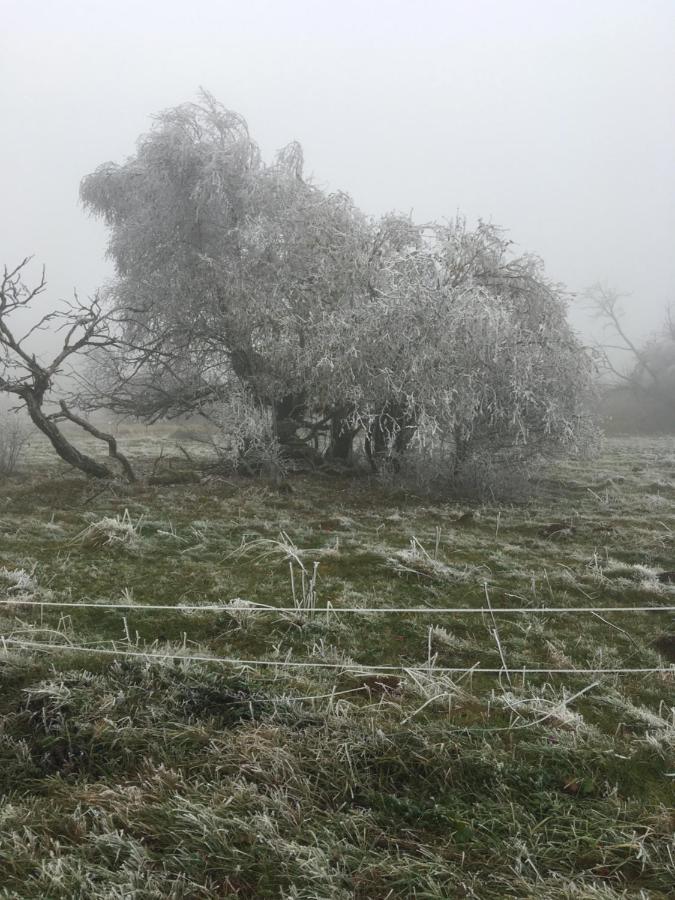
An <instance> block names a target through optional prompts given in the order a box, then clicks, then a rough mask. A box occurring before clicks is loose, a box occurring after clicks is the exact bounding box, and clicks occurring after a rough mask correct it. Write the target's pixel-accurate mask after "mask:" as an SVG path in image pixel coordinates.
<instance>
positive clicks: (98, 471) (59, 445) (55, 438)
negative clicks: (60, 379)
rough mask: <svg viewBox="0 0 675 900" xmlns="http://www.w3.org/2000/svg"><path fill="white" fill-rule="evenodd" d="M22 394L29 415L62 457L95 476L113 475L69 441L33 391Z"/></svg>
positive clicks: (107, 476)
mask: <svg viewBox="0 0 675 900" xmlns="http://www.w3.org/2000/svg"><path fill="white" fill-rule="evenodd" d="M22 396H23V399H24V401H25V403H26V409H27V410H28V415H29V416H30V417H31V419H32V421H33V423H34V424H35V425H36V426H37V427H38V428H39V429H40V431H41V432H42V433H43V434H44V435H46V436H47V437H48V438H49V441H50V443H51V445H52V447H53V448H54V450H56V452H57V453H58V455H59V456H60V457H61V459H63V460H65V461H66V462H67V463H68V464H69V465H71V466H74V468H76V469H79V470H80V471H81V472H84V473H86V474H87V475H91V476H93V477H94V478H110V477H111V476H112V473H111V471H110V469H109V468H108V467H107V466H104V465H103V464H102V463H99V462H97V461H96V460H95V459H92V458H91V457H90V456H87V455H86V454H84V453H80V451H79V450H78V449H77V448H76V447H73V445H72V444H71V443H70V441H68V439H67V438H66V437H65V435H64V434H63V433H62V432H61V431H60V430H59V428H58V426H57V425H56V423H55V422H54V421H53V420H52V419H50V418H49V417H48V416H46V415H45V414H44V412H43V411H42V407H41V406H40V403H39V402H38V400H37V399H36V398H35V397H34V396H33V394H32V393H30V392H25V393H23V394H22Z"/></svg>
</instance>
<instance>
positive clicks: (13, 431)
mask: <svg viewBox="0 0 675 900" xmlns="http://www.w3.org/2000/svg"><path fill="white" fill-rule="evenodd" d="M29 440H30V430H29V429H28V426H27V425H25V424H24V423H23V422H22V421H21V420H20V419H19V417H18V416H17V415H14V414H12V413H8V414H7V415H5V416H3V417H2V419H1V420H0V478H7V477H8V476H9V475H11V474H12V473H13V472H14V471H15V469H16V467H17V464H18V462H19V460H20V458H21V453H22V451H23V449H24V447H25V446H26V444H27V443H28V441H29Z"/></svg>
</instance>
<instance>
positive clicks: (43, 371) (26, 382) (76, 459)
mask: <svg viewBox="0 0 675 900" xmlns="http://www.w3.org/2000/svg"><path fill="white" fill-rule="evenodd" d="M28 263H29V259H28V258H26V259H24V260H23V261H22V262H21V263H19V265H18V266H16V267H15V268H14V269H7V268H6V267H5V269H4V272H3V275H2V279H1V281H0V391H1V392H4V393H7V394H10V395H14V396H15V397H17V398H18V399H19V400H20V402H21V404H23V406H24V407H25V409H26V411H27V413H28V415H29V416H30V419H31V421H32V422H33V424H34V425H35V426H36V427H37V428H38V429H39V430H40V431H41V432H42V433H43V434H44V435H45V436H46V437H47V438H48V439H49V441H50V443H51V445H52V447H53V448H54V450H55V451H56V453H57V454H58V455H59V456H60V457H61V459H63V460H65V462H67V463H69V464H70V465H71V466H74V467H75V468H76V469H80V470H81V471H82V472H85V473H86V474H87V475H91V476H93V477H95V478H109V477H111V476H112V474H113V473H112V472H111V470H110V469H109V468H108V466H106V465H104V464H102V463H100V462H98V461H97V460H95V459H93V458H92V457H90V456H87V454H85V453H82V452H81V451H80V450H78V449H77V447H75V446H74V445H73V444H72V443H71V442H70V441H69V440H68V438H67V437H66V436H65V435H64V433H63V431H62V430H61V429H60V428H59V426H58V424H57V423H58V422H59V420H64V419H65V420H69V421H71V422H73V423H74V424H76V425H78V426H79V427H81V428H83V429H85V430H86V431H87V432H89V433H90V434H92V435H93V436H94V437H97V438H99V439H100V440H104V441H106V443H107V444H108V452H109V455H110V456H111V457H112V458H115V459H116V460H117V461H118V462H119V463H120V464H121V466H122V468H123V469H124V472H125V475H126V477H127V478H128V479H130V480H133V478H134V475H133V471H132V469H131V466H130V465H129V463H128V461H127V460H126V458H125V457H124V456H123V455H122V454H120V453H119V451H118V450H117V445H116V442H115V439H114V438H113V437H112V435H108V434H104V433H103V432H100V431H99V430H98V429H97V428H95V427H94V426H93V425H91V424H90V423H89V422H87V421H86V420H84V419H82V418H80V417H79V416H77V415H76V414H75V413H73V412H72V411H71V410H70V408H69V407H68V405H67V403H66V401H65V400H63V399H62V400H60V401H59V404H58V405H59V409H58V411H56V412H51V413H50V412H48V411H46V409H45V407H46V405H47V404H48V403H49V400H50V393H51V391H52V389H53V387H54V379H55V378H56V377H57V376H58V375H62V374H64V372H65V371H66V366H67V365H68V364H69V363H70V362H72V361H73V359H74V358H75V357H77V356H80V357H82V356H87V355H88V354H90V353H92V352H94V351H96V350H98V351H100V350H102V349H104V348H110V347H112V346H114V344H115V343H116V339H115V337H114V336H113V334H112V332H111V328H110V321H109V318H108V315H107V314H106V313H105V312H104V311H103V309H102V307H101V304H100V302H99V299H98V298H97V297H94V298H93V299H91V300H90V301H89V302H87V303H83V302H81V301H80V300H79V298H78V297H77V296H76V297H75V299H74V301H73V302H72V303H70V304H67V305H66V306H65V307H64V308H62V309H60V310H56V311H53V312H49V313H46V314H45V315H43V316H42V317H41V318H40V319H39V320H38V322H37V323H36V324H35V325H33V326H32V327H31V328H29V329H28V330H27V331H26V332H25V333H23V334H21V335H19V334H18V332H17V330H16V328H15V327H14V326H13V323H12V317H13V316H16V314H17V313H20V312H22V311H28V312H32V311H33V307H34V305H35V303H36V301H37V300H38V298H39V297H40V295H41V294H43V293H44V291H45V289H46V281H45V275H44V270H43V272H42V275H41V277H40V280H39V281H38V283H37V284H35V285H34V286H32V287H29V286H28V285H27V284H26V283H25V281H24V279H23V273H24V270H25V268H26V266H27V265H28ZM46 328H49V329H51V330H52V331H56V332H61V333H62V334H63V341H62V344H61V349H60V350H59V351H58V353H56V354H55V355H54V356H53V357H52V358H51V359H50V360H49V361H47V362H42V361H40V360H39V359H38V358H37V356H36V354H35V353H33V352H31V350H30V349H29V343H30V338H31V337H32V336H33V335H34V334H35V333H36V332H39V331H43V330H45V329H46Z"/></svg>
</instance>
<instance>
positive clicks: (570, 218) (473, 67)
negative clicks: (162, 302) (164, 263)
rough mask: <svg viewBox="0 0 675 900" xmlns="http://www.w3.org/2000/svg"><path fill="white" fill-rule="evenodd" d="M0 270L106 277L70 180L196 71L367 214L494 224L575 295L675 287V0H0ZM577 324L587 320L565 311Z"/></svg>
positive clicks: (636, 298) (60, 285) (654, 295)
mask: <svg viewBox="0 0 675 900" xmlns="http://www.w3.org/2000/svg"><path fill="white" fill-rule="evenodd" d="M0 11H1V12H2V17H1V19H0V21H1V23H2V30H1V32H0V123H1V127H2V134H1V136H0V187H1V193H0V197H1V201H2V213H1V215H0V248H1V252H0V264H2V263H3V262H6V263H7V264H12V263H14V262H15V261H17V260H18V259H19V258H20V257H22V256H25V255H29V254H35V257H36V259H37V260H39V261H40V262H44V263H45V264H46V266H47V275H48V280H49V282H50V288H51V291H50V296H51V297H57V296H67V295H69V294H70V293H71V291H72V289H73V287H77V288H78V290H79V291H80V293H81V294H84V295H86V294H88V293H90V292H92V291H93V290H94V289H95V288H96V286H97V285H99V284H100V283H101V282H102V281H104V280H105V279H106V278H107V277H109V276H110V274H111V267H110V264H109V263H108V262H107V261H106V260H105V259H104V251H105V232H104V229H103V227H102V226H101V225H100V224H98V223H97V222H95V221H94V220H92V219H90V218H88V217H87V216H86V215H85V214H84V212H83V210H82V209H81V208H80V206H79V203H78V184H79V181H80V179H81V177H82V176H83V175H85V174H87V173H88V172H91V171H92V170H93V169H95V168H96V166H98V165H99V164H100V163H102V162H104V161H107V160H110V159H112V160H115V161H122V160H123V159H124V158H125V157H126V156H127V155H129V154H131V153H132V152H133V150H134V143H135V140H136V138H137V137H138V135H139V134H140V133H142V132H143V131H146V130H147V129H148V127H149V125H150V117H151V115H152V114H153V113H156V112H158V111H159V110H161V109H163V108H166V107H168V106H175V105H177V104H179V103H181V102H183V101H186V100H191V99H194V98H195V95H196V92H197V89H198V87H199V86H200V85H203V86H204V87H206V88H207V89H208V90H210V91H211V92H212V93H213V94H214V95H215V96H216V97H217V98H218V99H219V100H220V101H221V102H223V103H225V104H226V105H227V106H229V107H231V108H233V109H235V110H237V111H238V112H240V113H242V114H243V115H244V116H245V117H246V118H247V120H248V122H249V126H250V128H251V132H252V134H253V136H254V137H255V138H256V139H257V140H258V142H259V143H260V145H261V147H262V150H263V153H264V155H265V156H266V157H267V158H269V156H270V155H271V154H272V153H273V151H274V150H275V149H277V148H279V147H281V146H283V145H284V144H286V143H287V142H288V141H289V140H291V139H294V138H295V139H298V140H299V141H300V142H301V143H302V144H303V147H304V149H305V158H306V163H307V169H308V171H309V172H311V173H313V174H314V176H315V178H316V180H317V181H318V182H319V183H320V184H321V185H323V186H325V187H328V188H340V189H344V190H347V191H348V192H349V193H351V194H352V196H353V197H354V199H355V200H356V202H357V203H358V204H359V205H360V206H361V207H362V209H364V210H365V211H366V212H368V213H372V214H379V213H382V212H386V211H388V210H391V209H398V210H403V211H409V210H412V211H413V213H414V215H415V217H416V218H417V219H418V220H420V221H424V220H428V219H432V218H437V219H438V218H443V217H452V216H454V214H455V213H456V212H457V211H460V212H462V213H465V214H466V215H467V216H468V217H469V219H470V220H471V221H475V219H476V218H477V217H479V216H480V217H482V218H484V219H487V220H491V221H493V222H495V223H497V224H499V225H502V226H504V227H505V228H507V229H508V232H509V236H510V237H511V238H512V239H513V240H514V241H515V242H516V243H517V245H518V247H519V248H520V249H522V250H530V251H533V252H536V253H539V254H540V255H541V256H542V257H543V258H544V260H545V261H546V264H547V268H548V271H549V273H550V274H551V275H552V276H553V277H554V278H556V279H559V280H561V281H564V282H565V283H567V284H568V285H569V287H570V288H571V289H572V290H575V291H580V290H583V289H584V288H585V287H586V286H588V285H589V284H590V283H592V282H594V281H597V280H606V281H608V282H610V283H611V284H612V285H614V286H616V287H617V288H619V289H621V290H622V291H626V292H627V293H629V294H631V296H630V297H629V298H628V299H627V300H626V302H625V306H626V313H627V321H628V323H629V325H630V327H631V328H632V330H633V331H634V332H635V333H636V334H640V335H641V334H645V333H646V332H648V331H649V330H650V329H653V328H655V327H656V326H658V324H659V323H660V321H661V319H662V315H663V309H664V307H665V305H666V303H668V302H672V301H675V0H633V2H627V0H581V2H577V0H564V2H560V0H426V2H425V0H416V2H412V0H407V2H403V0H360V2H354V0H333V2H331V3H326V2H322V0H313V2H309V0H276V2H274V0H248V2H246V0H238V2H236V3H235V2H231V0H220V2H218V0H191V2H176V0H163V2H159V0H148V2H143V0H136V2H129V0H107V2H105V3H104V2H99V0H88V2H84V0H81V2H77V0H51V2H49V0H0ZM573 320H574V322H575V324H577V325H578V326H579V327H586V324H587V323H586V319H585V317H584V316H583V314H582V313H581V312H579V311H576V310H575V311H573Z"/></svg>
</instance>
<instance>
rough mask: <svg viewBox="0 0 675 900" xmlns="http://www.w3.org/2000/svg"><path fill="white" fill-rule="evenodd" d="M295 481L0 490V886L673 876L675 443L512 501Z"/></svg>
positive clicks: (456, 887) (546, 886) (405, 890)
mask: <svg viewBox="0 0 675 900" xmlns="http://www.w3.org/2000/svg"><path fill="white" fill-rule="evenodd" d="M162 444H164V445H165V447H166V449H165V456H164V459H163V461H162V471H166V470H167V468H170V467H171V463H170V461H169V462H167V458H169V457H171V456H172V455H173V456H174V457H176V462H175V463H174V467H177V468H180V467H181V466H184V465H186V463H185V461H184V460H183V463H181V462H180V461H179V459H178V457H179V454H178V453H177V451H176V449H175V446H174V447H173V449H172V444H171V440H170V438H169V437H168V431H163V430H161V429H159V430H156V431H155V432H152V433H149V434H148V435H145V434H142V433H138V434H137V433H134V432H132V433H130V435H129V436H128V437H127V438H126V439H122V445H123V449H125V450H126V451H128V453H129V455H130V456H131V457H132V458H133V459H135V460H136V461H137V463H138V465H139V466H140V467H141V468H145V471H146V472H147V471H149V468H150V465H151V461H152V459H153V458H155V457H156V456H157V453H158V452H159V448H160V446H161V445H162ZM186 446H187V447H188V449H189V450H190V452H191V453H196V452H197V449H198V448H195V447H191V446H190V445H189V444H186ZM90 449H91V445H90ZM290 483H291V485H292V492H291V493H281V492H280V491H278V490H275V489H274V487H273V486H266V485H265V484H263V483H261V482H255V481H253V480H250V479H249V480H244V479H241V480H240V479H224V478H217V477H206V478H202V480H201V481H199V482H195V483H185V484H174V485H155V486H148V484H147V483H145V482H143V483H139V484H138V485H124V484H121V483H97V482H94V481H89V480H86V479H85V478H81V477H78V475H76V474H74V473H73V472H72V470H68V469H67V468H65V467H63V466H61V465H60V464H59V463H58V462H57V461H55V459H54V458H53V457H52V455H51V453H50V452H49V448H48V447H46V446H44V445H42V444H41V443H39V442H38V441H37V439H36V440H35V441H34V442H33V444H32V445H31V448H30V450H29V453H28V459H27V460H26V461H25V463H24V465H23V467H22V468H21V470H20V471H19V472H18V473H17V474H16V475H15V476H14V477H13V478H12V479H10V480H8V481H5V482H3V483H2V484H0V601H2V606H1V608H0V620H1V621H0V633H1V634H2V635H3V636H4V643H3V645H2V646H0V679H1V687H2V689H1V691H0V714H1V718H0V722H1V730H0V783H1V790H2V793H3V803H2V806H1V807H0V871H1V873H2V875H1V877H0V897H7V898H8V897H22V898H23V897H26V898H139V900H141V898H143V900H146V898H147V900H149V898H221V897H244V898H258V897H261V898H265V897H274V898H282V897H283V898H289V900H290V898H298V900H299V898H307V900H309V898H316V900H324V898H325V900H343V898H344V900H347V898H360V900H371V898H372V900H385V898H392V900H393V898H454V897H478V898H503V897H518V898H530V897H532V898H534V897H536V898H568V897H569V898H608V900H609V898H618V897H644V898H647V897H649V898H651V897H653V898H666V897H672V896H673V894H674V887H673V886H674V885H675V844H674V841H673V833H674V831H675V812H674V808H675V804H674V802H673V801H674V800H675V794H674V788H675V752H674V751H675V746H674V744H675V670H673V669H672V664H673V662H675V628H674V617H673V613H672V612H668V611H664V610H663V607H666V606H671V607H672V606H675V584H673V583H671V582H670V581H669V579H668V578H667V577H666V576H662V577H661V579H659V577H658V576H659V574H660V573H663V572H668V571H672V570H673V569H675V540H674V538H673V530H674V529H675V515H674V511H675V441H674V440H673V439H665V438H664V439H654V440H645V439H641V440H637V439H612V440H611V441H608V442H607V444H606V445H605V447H604V449H603V451H602V452H601V454H600V455H599V456H598V457H597V458H596V459H595V460H593V461H591V462H589V461H588V460H584V461H578V462H574V463H565V464H561V465H558V466H557V467H555V469H552V470H550V471H548V472H547V473H546V474H545V477H542V478H541V480H540V484H539V486H538V493H537V494H536V495H535V496H534V498H533V499H531V500H529V501H528V502H527V503H523V504H520V505H513V506H507V505H502V506H497V505H494V506H491V505H482V506H480V507H475V508H474V509H470V508H469V506H466V505H458V504H447V503H444V502H441V501H440V500H439V501H434V500H430V499H428V498H420V497H415V496H412V495H409V494H406V493H403V492H398V493H397V492H393V491H392V490H385V489H383V488H382V487H380V486H378V485H377V484H376V483H374V482H372V481H371V480H369V479H368V478H366V477H347V476H342V477H336V476H331V477H322V476H321V475H319V474H317V475H315V476H312V477H311V478H310V477H305V476H298V477H296V478H293V479H291V482H290ZM467 513H469V514H468V515H466V514H467ZM471 513H472V514H471ZM317 564H318V565H317ZM303 572H304V574H303ZM50 603H52V604H58V603H75V604H79V603H86V604H88V605H87V606H86V607H81V608H76V607H69V606H62V607H60V606H57V605H54V606H52V605H49V604H50ZM104 604H108V605H111V604H124V608H123V609H110V608H108V607H107V606H104ZM181 604H182V605H183V606H190V607H199V606H202V605H210V606H214V605H216V606H218V607H219V609H217V610H213V609H210V610H204V611H200V610H199V609H194V608H193V609H189V610H187V609H186V610H181V609H180V608H179V607H180V605H181ZM253 604H265V605H269V606H273V607H285V608H286V609H285V610H284V611H280V612H275V611H265V612H252V611H251V606H252V605H253ZM148 605H150V606H152V605H159V606H169V607H172V609H168V610H165V609H159V610H157V609H155V610H153V609H144V607H146V606H148ZM488 606H491V607H492V608H493V609H495V610H498V609H500V608H504V607H517V608H521V609H527V610H528V611H527V612H524V613H516V614H509V615H504V614H499V613H498V612H496V613H495V615H494V616H492V615H490V614H489V613H482V614H469V613H465V614H461V615H457V614H453V613H450V612H445V613H443V612H421V613H405V614H400V613H393V612H381V613H380V612H377V611H376V610H377V609H380V608H391V607H399V608H400V607H416V608H417V607H419V608H425V609H429V610H434V609H438V608H450V607H460V608H465V607H471V608H479V607H483V608H485V607H488ZM635 606H640V607H650V608H655V609H658V610H660V611H658V612H620V611H619V612H610V613H599V612H597V611H596V612H588V611H581V612H577V613H573V614H566V615H564V614H559V613H555V612H537V609H538V608H542V607H547V608H550V607H582V608H584V610H587V609H588V608H589V607H593V608H594V609H596V608H598V607H601V608H606V607H622V608H623V607H635ZM97 607H98V608H97ZM220 607H222V608H220ZM313 607H320V608H322V609H324V610H325V609H326V607H330V611H328V612H326V611H323V612H315V611H312V608H313ZM344 608H350V609H369V610H371V611H370V612H366V613H359V612H351V613H347V612H340V609H344ZM37 642H39V643H40V644H42V645H45V646H43V647H38V648H35V647H34V646H32V645H33V644H35V643H37ZM71 647H75V648H80V649H69V648H71ZM82 648H84V649H82ZM111 650H116V651H119V653H118V655H115V654H111V653H109V652H108V653H106V652H93V651H111ZM192 656H207V657H225V658H229V659H238V660H253V661H267V662H268V663H273V665H262V664H261V663H260V662H254V663H252V664H249V665H246V666H242V665H237V664H232V663H229V664H223V663H219V662H208V661H194V660H189V659H187V658H186V657H192ZM295 662H305V663H312V664H313V666H312V667H303V666H292V665H287V664H288V663H295ZM386 667H392V668H391V669H388V668H386ZM504 667H506V668H508V669H512V670H519V671H518V672H512V673H510V674H508V673H504V672H502V673H499V674H486V673H479V672H476V671H447V669H457V670H473V669H475V668H492V669H502V668H504ZM669 667H671V669H670V671H668V669H669ZM531 668H534V669H544V670H551V669H553V670H561V669H562V670H568V669H584V670H587V671H583V672H579V673H572V674H570V673H568V672H562V673H561V672H558V673H556V672H550V671H544V672H538V673H531V672H528V671H525V672H523V669H525V670H528V669H531ZM625 668H628V669H631V668H642V669H658V670H661V671H652V672H641V673H633V674H631V673H622V674H616V673H603V672H596V671H590V670H602V669H625ZM444 670H445V671H444Z"/></svg>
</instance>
